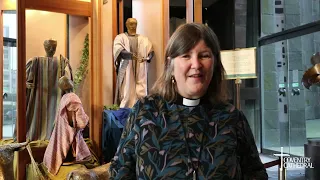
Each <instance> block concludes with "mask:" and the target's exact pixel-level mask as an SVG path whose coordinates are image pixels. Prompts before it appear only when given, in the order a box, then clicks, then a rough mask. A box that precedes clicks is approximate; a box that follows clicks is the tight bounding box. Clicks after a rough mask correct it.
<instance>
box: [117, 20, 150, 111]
mask: <svg viewBox="0 0 320 180" xmlns="http://www.w3.org/2000/svg"><path fill="white" fill-rule="evenodd" d="M126 27H127V29H128V32H126V33H122V34H119V35H117V36H116V38H115V40H114V47H113V56H114V61H115V66H116V69H117V74H118V76H117V86H116V94H115V100H114V101H115V102H114V103H115V104H120V107H121V108H123V107H129V108H131V107H132V106H133V105H134V103H135V102H136V101H137V99H138V98H142V97H144V96H146V95H147V94H148V63H150V61H151V59H152V57H153V54H154V52H153V50H152V44H151V42H150V41H149V39H148V38H147V37H144V36H142V35H139V34H136V29H137V20H136V19H134V18H129V19H128V20H127V21H126Z"/></svg>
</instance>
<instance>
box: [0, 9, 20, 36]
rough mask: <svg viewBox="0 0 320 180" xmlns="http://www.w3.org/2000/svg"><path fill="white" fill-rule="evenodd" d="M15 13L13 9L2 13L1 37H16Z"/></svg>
mask: <svg viewBox="0 0 320 180" xmlns="http://www.w3.org/2000/svg"><path fill="white" fill-rule="evenodd" d="M16 22H17V15H16V13H15V12H14V11H5V12H4V14H3V37H7V38H13V39H17V23H16Z"/></svg>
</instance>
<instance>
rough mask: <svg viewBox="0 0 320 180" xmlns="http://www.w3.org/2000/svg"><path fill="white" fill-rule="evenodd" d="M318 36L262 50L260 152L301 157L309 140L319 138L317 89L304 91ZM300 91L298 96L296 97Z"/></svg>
mask: <svg viewBox="0 0 320 180" xmlns="http://www.w3.org/2000/svg"><path fill="white" fill-rule="evenodd" d="M319 42H320V33H319V32H316V33H313V34H308V35H304V36H301V37H296V38H293V39H288V40H286V41H281V42H277V43H274V44H269V45H265V46H262V48H261V60H262V71H261V72H262V74H261V75H262V85H263V87H262V111H263V117H262V118H263V120H262V122H263V134H262V136H263V137H264V139H263V148H264V149H268V150H273V151H280V148H281V147H284V152H286V153H290V154H293V155H298V156H304V153H305V152H304V144H305V143H306V142H307V139H309V138H320V133H319V131H318V127H319V126H320V113H319V108H320V93H319V92H320V87H317V86H311V88H310V90H308V89H306V88H304V87H303V85H302V84H301V79H302V76H303V73H304V72H305V71H306V70H307V69H309V68H310V67H312V64H311V61H310V58H311V56H312V55H313V54H314V53H316V52H319V51H320V43H319ZM297 91H299V93H295V92H297Z"/></svg>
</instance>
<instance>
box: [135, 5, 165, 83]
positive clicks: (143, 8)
mask: <svg viewBox="0 0 320 180" xmlns="http://www.w3.org/2000/svg"><path fill="white" fill-rule="evenodd" d="M162 1H163V0H152V1H150V0H132V15H133V17H134V18H136V19H137V21H138V27H137V33H138V34H141V35H144V36H147V37H148V38H149V40H150V41H151V43H152V45H153V49H154V52H155V56H154V58H153V59H152V61H151V63H150V64H149V87H150V88H151V87H152V85H153V84H154V82H155V81H156V79H157V78H158V77H159V76H160V75H161V73H162V71H163V63H164V52H163V46H162V44H163V39H164V37H163V29H164V26H163V20H162V14H163V12H162V9H163V8H162V6H163V2H162ZM151 9H152V10H151Z"/></svg>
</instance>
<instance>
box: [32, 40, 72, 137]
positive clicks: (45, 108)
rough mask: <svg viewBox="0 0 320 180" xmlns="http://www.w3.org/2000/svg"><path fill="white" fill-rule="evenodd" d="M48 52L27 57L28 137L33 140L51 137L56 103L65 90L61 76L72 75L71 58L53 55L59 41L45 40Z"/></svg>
mask: <svg viewBox="0 0 320 180" xmlns="http://www.w3.org/2000/svg"><path fill="white" fill-rule="evenodd" d="M43 46H44V49H45V52H46V55H45V56H36V57H33V58H31V59H29V60H28V62H27V65H26V86H27V97H26V103H27V107H26V108H27V113H26V121H27V127H26V129H27V139H28V140H30V141H36V140H49V139H50V136H51V133H52V131H53V127H54V120H55V116H56V113H57V107H58V105H59V102H60V99H61V97H62V95H63V92H62V91H61V90H60V88H58V81H59V78H60V77H62V76H64V75H66V76H68V77H70V78H72V70H71V66H70V64H69V60H68V59H66V58H64V57H63V56H61V55H60V57H59V58H58V57H56V56H54V54H55V52H56V48H57V41H56V40H53V39H48V40H45V41H44V43H43Z"/></svg>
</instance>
